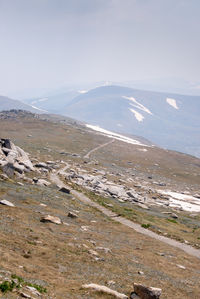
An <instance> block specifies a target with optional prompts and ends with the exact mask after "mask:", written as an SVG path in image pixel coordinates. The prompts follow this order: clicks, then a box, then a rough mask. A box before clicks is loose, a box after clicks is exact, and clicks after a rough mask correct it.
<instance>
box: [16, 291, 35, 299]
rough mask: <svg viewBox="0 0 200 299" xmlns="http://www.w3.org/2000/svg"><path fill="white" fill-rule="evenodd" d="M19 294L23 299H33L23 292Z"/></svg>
mask: <svg viewBox="0 0 200 299" xmlns="http://www.w3.org/2000/svg"><path fill="white" fill-rule="evenodd" d="M19 294H20V296H21V297H23V298H28V299H33V297H31V296H30V295H28V294H26V293H24V292H20V293H19Z"/></svg>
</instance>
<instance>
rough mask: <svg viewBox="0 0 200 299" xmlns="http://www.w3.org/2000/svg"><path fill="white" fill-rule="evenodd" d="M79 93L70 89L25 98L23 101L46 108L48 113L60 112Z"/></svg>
mask: <svg viewBox="0 0 200 299" xmlns="http://www.w3.org/2000/svg"><path fill="white" fill-rule="evenodd" d="M79 94H80V93H79V92H78V91H75V90H70V91H67V92H64V93H61V94H57V95H51V96H46V97H41V98H34V99H26V100H25V102H26V103H27V104H29V105H34V107H37V108H39V109H42V110H46V111H48V112H50V113H58V114H62V111H63V109H64V108H65V107H66V105H67V104H68V103H69V102H71V100H72V99H73V98H74V97H76V96H78V95H79Z"/></svg>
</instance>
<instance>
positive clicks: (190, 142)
mask: <svg viewBox="0 0 200 299" xmlns="http://www.w3.org/2000/svg"><path fill="white" fill-rule="evenodd" d="M199 106H200V97H197V96H185V95H178V94H170V93H160V92H151V91H142V90H135V89H132V88H127V87H120V86H104V87H99V88H96V89H93V90H90V91H89V92H87V93H85V94H81V95H79V96H77V97H76V98H74V99H73V100H72V101H71V103H69V104H67V105H66V107H65V110H63V112H62V113H63V114H65V115H67V116H70V117H73V118H76V119H79V120H81V121H85V122H87V123H90V124H93V125H99V126H101V127H103V128H105V129H108V130H111V131H116V132H119V133H125V134H134V135H138V136H143V137H145V138H147V139H149V140H151V141H152V142H154V143H156V144H158V145H160V146H162V147H166V148H169V149H174V150H178V151H183V152H186V153H189V154H193V155H196V156H200V130H199V127H200V120H199V112H198V111H199Z"/></svg>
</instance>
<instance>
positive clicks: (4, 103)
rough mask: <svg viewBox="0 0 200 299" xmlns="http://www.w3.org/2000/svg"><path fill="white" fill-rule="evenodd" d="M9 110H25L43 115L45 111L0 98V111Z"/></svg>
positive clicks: (6, 98)
mask: <svg viewBox="0 0 200 299" xmlns="http://www.w3.org/2000/svg"><path fill="white" fill-rule="evenodd" d="M11 109H20V110H26V111H30V112H33V113H44V112H45V111H44V110H43V111H42V110H41V109H39V108H37V107H33V106H31V105H27V104H25V103H22V102H20V101H18V100H13V99H10V98H8V97H4V96H0V111H6V110H11Z"/></svg>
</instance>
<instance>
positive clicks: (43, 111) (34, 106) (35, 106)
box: [31, 105, 48, 112]
mask: <svg viewBox="0 0 200 299" xmlns="http://www.w3.org/2000/svg"><path fill="white" fill-rule="evenodd" d="M31 107H32V108H34V109H37V110H39V111H42V112H48V111H46V110H43V109H40V108H38V107H36V106H33V105H31Z"/></svg>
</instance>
